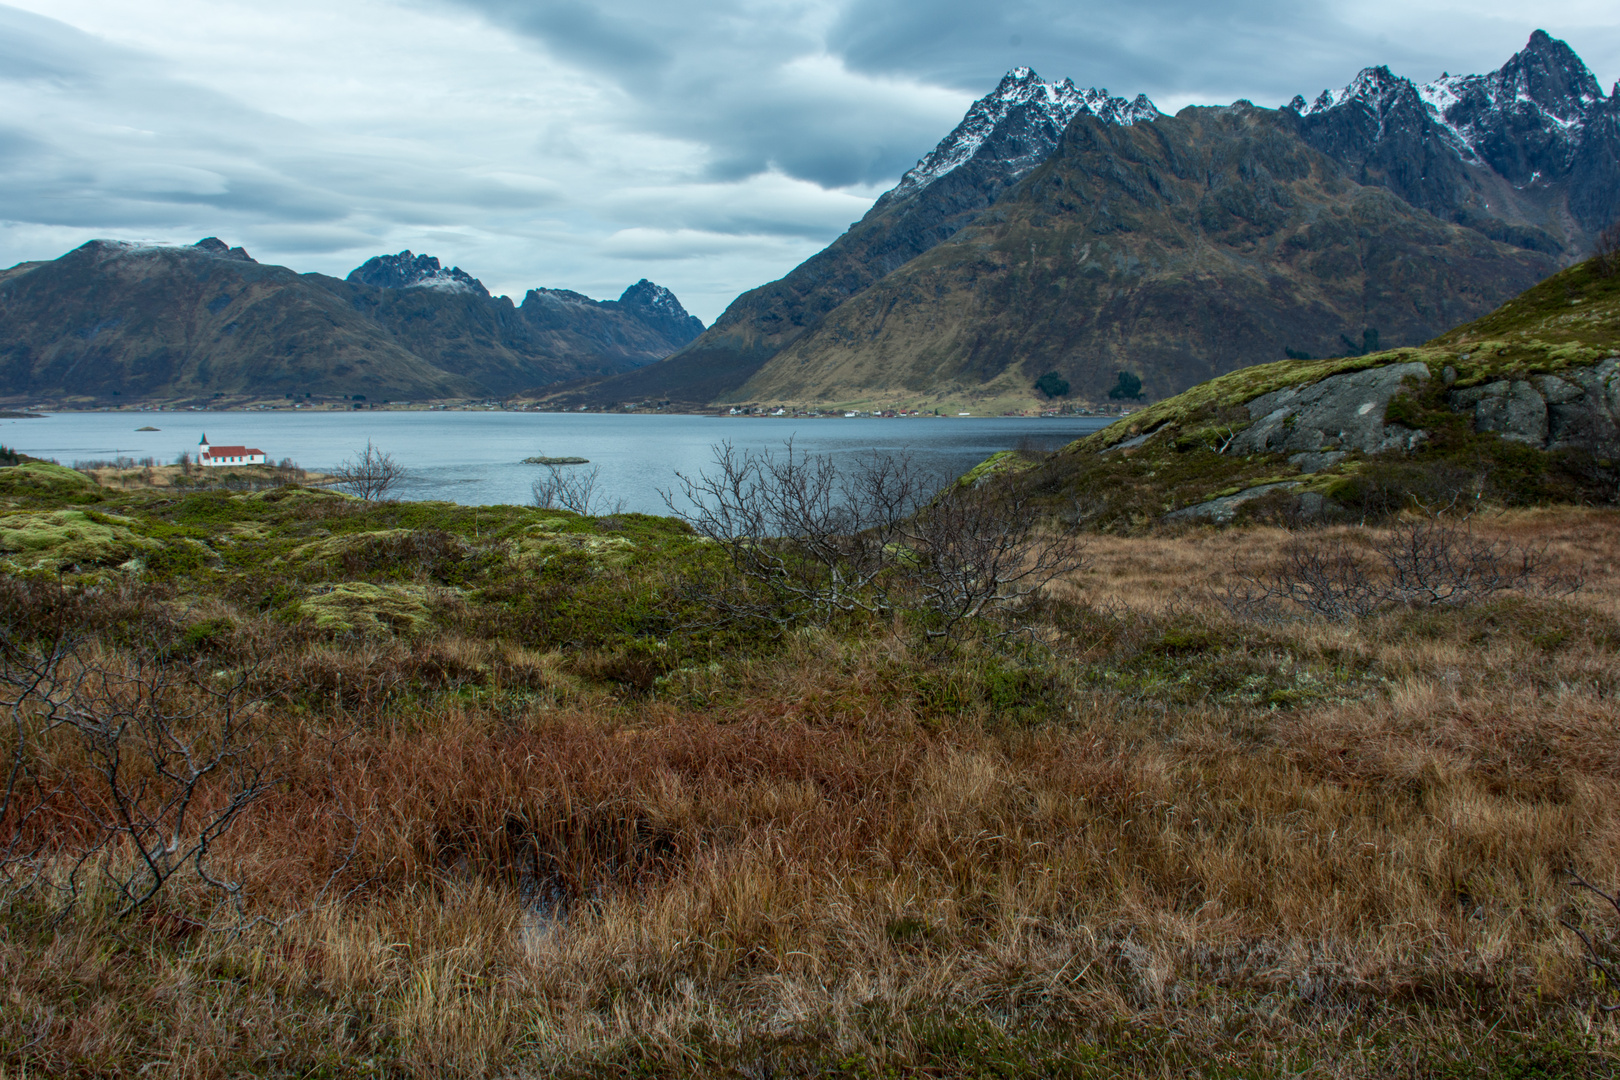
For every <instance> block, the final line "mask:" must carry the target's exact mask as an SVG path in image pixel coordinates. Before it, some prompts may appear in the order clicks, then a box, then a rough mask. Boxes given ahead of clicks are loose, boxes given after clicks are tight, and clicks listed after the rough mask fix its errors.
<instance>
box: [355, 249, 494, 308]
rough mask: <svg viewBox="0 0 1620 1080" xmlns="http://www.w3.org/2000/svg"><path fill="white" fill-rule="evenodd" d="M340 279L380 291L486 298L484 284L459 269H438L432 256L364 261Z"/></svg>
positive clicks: (401, 255)
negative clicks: (465, 294) (427, 291)
mask: <svg viewBox="0 0 1620 1080" xmlns="http://www.w3.org/2000/svg"><path fill="white" fill-rule="evenodd" d="M343 280H344V281H350V282H354V283H356V284H360V285H372V286H375V287H376V288H379V289H441V290H444V291H446V292H470V293H477V294H478V295H479V296H486V297H487V296H488V295H489V290H488V289H486V288H484V283H483V282H482V281H479V280H478V279H477V278H475V277H473V276H472V275H471V274H469V273H467V272H466V271H464V270H462V269H461V267H459V266H451V267H446V268H441V267H440V266H439V260H438V259H435V258H434V257H433V256H431V255H412V254H411V253H410V252H409V251H402V252H400V253H399V254H398V255H378V256H376V257H374V258H370V259H367V260H366V261H365V262H363V263H361V264H360V265H359V266H357V267H355V268H354V269H353V270H350V271H349V276H348V277H346V278H344V279H343Z"/></svg>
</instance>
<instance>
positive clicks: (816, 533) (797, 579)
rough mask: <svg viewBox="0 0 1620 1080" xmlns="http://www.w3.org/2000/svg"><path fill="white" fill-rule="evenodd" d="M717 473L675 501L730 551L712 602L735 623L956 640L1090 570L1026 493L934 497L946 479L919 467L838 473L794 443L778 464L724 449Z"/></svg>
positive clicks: (956, 492) (895, 464)
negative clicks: (870, 620)
mask: <svg viewBox="0 0 1620 1080" xmlns="http://www.w3.org/2000/svg"><path fill="white" fill-rule="evenodd" d="M715 462H716V464H717V466H718V470H717V471H716V472H713V473H703V474H700V475H699V476H697V477H688V476H685V475H681V474H677V476H678V478H679V481H680V494H681V496H682V500H684V501H682V500H678V499H677V498H676V497H675V495H674V493H671V492H666V493H665V495H664V501H665V504H666V505H667V506H668V507H669V508H670V510H671V511H672V512H673V513H675V514H676V515H678V516H680V517H681V518H683V519H684V520H685V521H686V522H687V523H688V524H689V525H691V526H692V528H693V529H694V530H695V531H696V532H697V533H698V535H700V536H702V537H704V538H706V539H709V540H712V541H714V542H715V543H717V544H720V545H721V546H722V547H723V548H724V550H725V552H726V555H727V559H728V562H729V564H730V570H731V572H732V575H733V577H732V580H731V581H725V582H718V583H714V587H712V588H707V589H706V590H705V596H704V600H705V601H706V602H707V603H709V604H712V605H713V606H714V607H715V608H716V609H717V610H718V611H719V612H720V613H721V614H722V616H723V617H726V618H737V617H743V618H753V619H763V620H766V621H769V622H773V623H775V624H777V625H778V626H787V625H790V624H793V623H797V622H804V621H808V622H811V623H816V624H825V623H826V622H828V621H829V620H830V619H832V618H833V617H835V616H839V615H854V614H865V615H869V616H890V615H893V614H896V613H908V614H913V615H921V616H922V617H923V622H924V624H925V633H926V636H928V637H929V638H941V637H951V636H953V635H955V634H956V633H958V632H959V631H960V630H961V629H962V626H963V624H964V623H965V622H968V621H971V620H976V619H978V618H979V617H980V616H983V615H986V614H988V613H990V612H992V611H996V612H1006V611H1009V610H1011V609H1012V608H1014V607H1015V606H1016V605H1017V603H1018V602H1019V601H1021V600H1022V599H1023V598H1025V597H1026V596H1028V595H1029V593H1031V592H1033V591H1034V590H1036V589H1038V588H1039V587H1040V586H1041V585H1043V584H1045V583H1046V582H1047V581H1050V580H1051V579H1052V578H1053V577H1055V576H1057V575H1058V574H1061V573H1065V572H1067V571H1069V570H1072V569H1075V568H1077V567H1078V566H1079V565H1080V557H1079V556H1080V549H1079V546H1078V544H1077V542H1076V541H1075V540H1074V539H1073V537H1072V536H1068V535H1062V534H1048V533H1046V532H1044V531H1043V530H1041V529H1040V528H1039V527H1038V526H1037V524H1036V515H1035V513H1034V507H1033V505H1032V504H1031V502H1030V498H1029V495H1028V493H1027V492H1024V491H1023V490H1022V489H1020V488H1017V487H1014V488H1011V489H1010V490H1007V491H999V490H974V489H972V488H969V487H965V486H960V485H951V486H949V487H947V488H945V489H944V490H943V491H940V492H939V493H938V494H933V491H934V488H935V486H936V484H937V480H936V479H935V478H933V477H930V476H928V475H927V474H925V473H924V471H923V470H921V469H920V468H918V467H917V465H916V463H915V462H914V461H913V460H912V459H911V458H910V457H909V456H904V455H901V456H895V455H887V454H872V455H869V456H867V457H864V458H861V459H858V460H857V461H856V462H855V463H854V464H853V465H851V466H849V467H847V468H840V467H839V465H838V464H837V463H836V462H835V461H834V460H833V459H832V458H831V457H830V456H826V455H810V454H804V453H800V452H798V451H797V450H796V449H795V448H794V446H793V443H792V441H791V440H790V441H789V442H788V443H787V444H786V447H785V448H784V451H783V452H782V453H781V454H776V453H773V452H769V451H767V452H765V453H762V454H753V453H750V452H742V453H739V452H738V451H737V450H736V449H735V448H734V447H733V446H731V445H730V444H729V443H727V444H722V445H720V446H717V447H715ZM931 495H932V497H931V498H930V496H931Z"/></svg>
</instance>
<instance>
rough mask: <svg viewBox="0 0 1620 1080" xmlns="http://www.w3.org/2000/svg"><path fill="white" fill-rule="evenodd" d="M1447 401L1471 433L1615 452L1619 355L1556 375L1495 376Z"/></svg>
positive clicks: (1619, 446)
mask: <svg viewBox="0 0 1620 1080" xmlns="http://www.w3.org/2000/svg"><path fill="white" fill-rule="evenodd" d="M1447 400H1448V403H1449V404H1450V405H1451V407H1452V408H1453V409H1456V410H1457V411H1458V412H1468V413H1472V414H1473V416H1474V430H1475V431H1481V432H1485V431H1494V432H1496V433H1497V434H1498V435H1500V436H1501V437H1502V438H1504V439H1511V440H1513V441H1514V442H1521V443H1524V444H1526V445H1528V446H1534V447H1536V448H1537V449H1541V450H1586V451H1590V452H1591V453H1594V454H1599V455H1601V456H1604V457H1610V456H1614V455H1615V454H1616V453H1617V452H1620V358H1616V357H1610V358H1609V359H1608V360H1605V361H1604V362H1602V363H1601V364H1597V365H1595V366H1593V367H1582V368H1571V369H1569V370H1566V371H1561V372H1559V373H1558V374H1556V375H1535V376H1531V377H1529V378H1525V379H1511V380H1510V379H1498V380H1495V381H1493V382H1488V383H1485V384H1484V385H1483V386H1473V387H1469V388H1467V389H1464V390H1455V391H1453V392H1452V393H1451V394H1449V395H1448V396H1447Z"/></svg>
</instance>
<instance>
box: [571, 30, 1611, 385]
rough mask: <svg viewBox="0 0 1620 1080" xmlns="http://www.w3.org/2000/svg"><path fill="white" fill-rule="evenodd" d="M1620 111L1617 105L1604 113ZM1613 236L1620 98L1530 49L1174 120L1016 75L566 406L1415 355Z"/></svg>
mask: <svg viewBox="0 0 1620 1080" xmlns="http://www.w3.org/2000/svg"><path fill="white" fill-rule="evenodd" d="M1616 89H1617V91H1620V87H1617V88H1616ZM1617 214H1620V96H1617V94H1616V93H1611V94H1609V95H1605V94H1604V93H1603V92H1602V89H1601V87H1599V85H1598V84H1597V82H1596V80H1595V78H1593V76H1592V74H1591V72H1590V71H1588V70H1587V68H1586V66H1585V65H1584V63H1582V61H1581V60H1580V58H1579V57H1578V56H1577V55H1576V54H1575V53H1574V51H1573V50H1571V49H1570V48H1569V47H1568V46H1567V45H1566V44H1565V43H1563V42H1561V41H1558V40H1556V39H1553V38H1551V37H1550V36H1548V35H1547V34H1546V33H1544V32H1542V31H1539V30H1538V31H1536V32H1535V33H1534V34H1533V35H1531V37H1530V39H1529V42H1528V43H1527V45H1526V46H1525V48H1524V49H1523V50H1521V51H1520V52H1519V53H1518V54H1516V55H1515V56H1514V57H1512V58H1511V59H1510V60H1509V61H1508V62H1507V63H1506V64H1504V65H1503V67H1502V68H1500V69H1499V70H1497V71H1495V72H1492V73H1491V74H1488V75H1467V76H1452V75H1450V74H1447V75H1444V76H1442V77H1441V78H1440V79H1439V80H1437V81H1435V82H1433V83H1430V84H1425V85H1419V84H1416V83H1414V82H1412V81H1411V80H1409V79H1405V78H1401V77H1399V76H1396V75H1394V74H1393V73H1392V72H1390V70H1389V69H1388V68H1387V67H1371V68H1367V69H1365V70H1364V71H1362V72H1361V73H1360V74H1359V75H1358V76H1357V77H1356V78H1355V79H1354V80H1353V81H1352V82H1351V83H1350V84H1349V85H1348V86H1346V87H1344V88H1342V89H1340V90H1337V91H1323V92H1322V93H1321V94H1320V95H1318V96H1317V97H1316V99H1315V100H1314V102H1313V103H1310V104H1307V103H1306V100H1305V98H1304V97H1303V95H1301V96H1298V97H1296V98H1295V99H1294V100H1293V102H1292V103H1291V104H1290V105H1288V106H1286V107H1284V108H1282V109H1264V108H1260V107H1257V106H1255V105H1253V104H1252V103H1250V102H1247V101H1239V102H1235V103H1234V104H1232V105H1230V106H1224V107H1189V108H1187V109H1184V110H1182V111H1181V112H1180V113H1178V114H1177V115H1176V116H1174V117H1169V116H1165V115H1163V114H1162V113H1160V112H1159V111H1158V109H1157V108H1155V107H1154V105H1153V104H1152V102H1150V101H1149V100H1148V99H1147V98H1146V97H1142V96H1138V97H1137V98H1135V99H1130V100H1127V99H1125V98H1121V97H1114V96H1111V95H1109V93H1108V92H1107V91H1106V90H1099V89H1090V90H1082V89H1078V88H1076V87H1075V86H1074V84H1073V83H1072V82H1069V81H1067V80H1065V81H1063V82H1061V83H1048V82H1044V81H1042V80H1041V79H1040V78H1039V77H1038V76H1037V75H1036V74H1035V73H1034V72H1033V71H1030V70H1029V69H1027V68H1020V69H1017V70H1014V71H1012V72H1010V73H1009V74H1008V75H1007V76H1006V77H1005V78H1004V79H1002V81H1001V83H1000V84H999V85H998V86H997V87H996V88H995V90H994V91H992V92H991V93H990V94H989V95H987V96H986V97H984V98H982V99H980V100H979V101H978V102H975V103H974V105H973V106H972V108H971V109H970V110H969V111H968V114H967V116H966V117H965V118H964V119H963V121H962V123H961V124H960V125H958V126H957V128H956V129H955V130H954V131H952V132H951V133H950V134H949V135H948V136H946V138H945V139H944V140H943V141H941V143H940V144H939V146H938V147H936V148H935V150H934V151H933V152H932V153H930V154H929V155H928V156H927V157H925V158H924V159H923V160H922V161H920V162H919V163H918V164H917V166H916V167H915V168H913V169H912V170H910V171H908V172H907V173H906V174H905V176H904V177H902V178H901V180H900V182H899V183H898V184H897V185H896V186H895V187H894V188H893V189H891V190H890V191H889V192H888V193H886V194H885V195H884V196H883V197H881V198H880V199H879V200H878V201H877V202H876V203H875V204H874V205H873V207H872V209H871V210H870V212H868V213H867V215H866V216H865V217H863V218H862V219H861V221H859V222H857V223H856V224H855V225H853V226H852V227H851V228H850V230H849V231H848V232H846V233H845V234H844V235H842V236H840V237H839V238H838V239H837V240H835V241H834V242H833V243H832V244H831V245H829V246H828V247H827V248H826V249H824V250H823V251H821V252H819V253H818V254H816V255H815V256H813V257H812V258H810V259H809V260H807V261H806V262H804V263H803V264H801V265H800V266H799V267H797V268H796V269H794V270H793V271H792V272H791V273H789V274H788V275H787V276H786V277H784V278H782V279H781V280H779V281H775V282H772V283H770V284H768V285H764V286H761V287H760V288H758V289H754V290H752V291H750V292H747V293H744V294H743V295H742V296H740V297H738V299H737V300H736V301H734V302H733V303H732V304H731V306H730V307H728V308H727V309H726V311H725V312H724V313H723V314H722V315H721V316H720V318H719V319H717V320H716V321H715V323H714V325H713V326H711V327H710V328H709V329H708V330H707V331H706V332H705V333H704V334H702V335H701V336H700V337H698V338H697V339H696V340H695V341H693V342H692V343H691V344H690V345H688V346H687V347H686V348H684V349H682V350H681V351H679V352H677V353H676V354H674V355H673V356H671V357H670V358H668V359H667V360H664V361H661V362H659V363H657V364H653V365H649V366H647V367H644V368H641V369H638V370H636V371H634V372H630V373H627V374H623V375H619V376H616V377H612V378H608V379H605V380H600V381H597V382H595V383H591V384H587V385H582V386H570V387H568V388H566V391H565V392H562V393H559V394H558V395H557V400H559V401H565V402H569V403H572V402H576V401H578V402H597V403H604V404H605V403H609V402H617V401H625V400H636V399H644V398H649V397H658V398H673V399H676V400H679V401H684V402H689V403H693V404H698V403H725V402H744V401H756V402H766V403H771V402H775V403H796V402H804V403H811V402H816V403H850V404H853V403H902V404H904V403H910V404H913V405H916V404H923V405H926V404H928V403H929V401H930V400H933V401H941V400H953V401H961V402H966V401H971V400H977V401H981V402H995V403H998V404H1035V403H1037V402H1039V401H1040V400H1041V395H1039V394H1037V393H1036V391H1035V390H1034V389H1033V383H1034V382H1035V380H1036V379H1037V378H1038V377H1039V376H1040V375H1042V374H1043V373H1045V372H1047V371H1052V372H1056V373H1057V374H1058V375H1059V376H1060V377H1061V379H1060V381H1059V382H1060V384H1061V383H1062V382H1067V383H1069V384H1070V385H1071V387H1072V388H1073V390H1072V392H1073V394H1074V395H1075V396H1076V397H1083V398H1089V399H1096V398H1099V397H1102V396H1103V395H1104V394H1105V393H1106V392H1107V391H1108V389H1109V388H1110V384H1112V383H1113V382H1114V380H1115V378H1116V376H1117V374H1118V372H1119V371H1121V370H1130V371H1132V372H1133V373H1134V374H1136V375H1138V376H1139V377H1140V379H1141V381H1142V383H1143V385H1144V387H1145V389H1146V392H1147V393H1148V394H1149V395H1152V396H1163V395H1168V394H1172V393H1176V392H1179V391H1180V390H1182V389H1185V388H1186V387H1188V386H1191V385H1192V384H1194V383H1196V382H1199V381H1201V380H1203V379H1206V378H1209V377H1211V376H1213V375H1218V374H1220V373H1222V372H1225V371H1230V370H1233V369H1234V368H1237V367H1243V366H1246V365H1249V364H1254V363H1260V362H1265V361H1269V360H1274V359H1280V358H1282V357H1283V356H1285V355H1296V356H1304V355H1316V356H1321V355H1339V354H1343V353H1345V352H1347V351H1351V352H1354V351H1361V350H1364V349H1368V348H1371V347H1375V345H1376V344H1379V343H1381V344H1382V345H1384V346H1386V347H1387V346H1395V345H1402V344H1413V343H1417V342H1420V341H1423V340H1425V339H1427V338H1429V337H1432V336H1434V335H1436V334H1439V333H1441V332H1442V331H1444V330H1446V329H1448V328H1450V327H1451V326H1453V325H1455V324H1456V323H1458V322H1463V321H1466V320H1468V319H1472V318H1475V317H1478V316H1479V315H1482V314H1484V313H1485V312H1487V311H1489V310H1491V309H1492V308H1493V307H1495V306H1496V305H1497V304H1498V303H1500V302H1501V301H1503V300H1504V299H1506V298H1508V297H1510V296H1513V295H1515V294H1517V293H1518V292H1520V291H1521V290H1523V289H1524V288H1526V287H1528V286H1529V285H1531V284H1533V283H1534V282H1535V281H1537V280H1540V279H1541V278H1543V277H1545V276H1546V275H1547V274H1549V273H1551V272H1553V271H1554V270H1556V269H1557V268H1558V267H1559V266H1561V265H1567V264H1569V263H1571V262H1573V261H1575V260H1576V259H1578V258H1580V257H1581V256H1583V255H1584V254H1585V253H1586V252H1587V251H1588V250H1589V249H1590V247H1591V244H1592V241H1593V238H1594V236H1595V235H1596V233H1597V232H1598V231H1600V230H1601V229H1602V228H1603V227H1604V226H1605V225H1606V224H1608V222H1610V221H1612V220H1613V219H1614V218H1615V217H1616V215H1617Z"/></svg>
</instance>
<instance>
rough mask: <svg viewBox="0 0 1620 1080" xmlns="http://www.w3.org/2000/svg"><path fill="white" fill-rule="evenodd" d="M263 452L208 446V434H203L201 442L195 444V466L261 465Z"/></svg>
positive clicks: (244, 448)
mask: <svg viewBox="0 0 1620 1080" xmlns="http://www.w3.org/2000/svg"><path fill="white" fill-rule="evenodd" d="M264 463H265V462H264V451H263V450H255V449H254V448H253V447H251V446H210V445H208V433H207V432H206V431H205V432H203V437H202V442H200V443H198V444H197V464H199V465H263V464H264Z"/></svg>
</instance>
